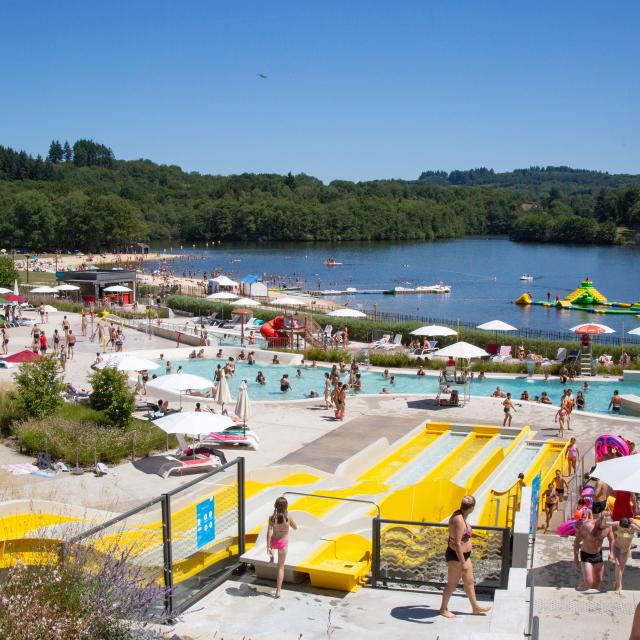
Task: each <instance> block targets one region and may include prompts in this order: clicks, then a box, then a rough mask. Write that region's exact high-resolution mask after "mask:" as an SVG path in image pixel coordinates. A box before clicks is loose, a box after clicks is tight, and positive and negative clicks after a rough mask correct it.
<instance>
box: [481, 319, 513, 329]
mask: <svg viewBox="0 0 640 640" xmlns="http://www.w3.org/2000/svg"><path fill="white" fill-rule="evenodd" d="M477 328H478V329H482V330H483V331H517V330H518V327H514V326H513V325H511V324H508V323H506V322H502V320H490V321H489V322H484V323H483V324H479V325H478V326H477Z"/></svg>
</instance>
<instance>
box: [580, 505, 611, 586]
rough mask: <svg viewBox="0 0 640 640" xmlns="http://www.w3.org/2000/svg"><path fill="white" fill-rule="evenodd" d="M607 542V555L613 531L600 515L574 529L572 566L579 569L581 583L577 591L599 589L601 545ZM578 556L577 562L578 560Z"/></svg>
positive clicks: (602, 572) (602, 567)
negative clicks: (606, 540)
mask: <svg viewBox="0 0 640 640" xmlns="http://www.w3.org/2000/svg"><path fill="white" fill-rule="evenodd" d="M605 538H607V539H608V540H609V553H611V549H612V548H613V543H614V542H615V539H614V537H613V529H612V528H611V526H610V525H609V524H607V523H606V515H605V514H604V513H601V514H600V515H598V516H595V517H594V518H593V520H586V521H584V522H583V523H582V525H581V526H579V527H577V528H576V539H575V542H574V543H573V564H574V565H575V566H576V568H577V567H580V569H581V572H582V581H581V582H580V584H579V585H578V587H577V588H578V589H599V588H600V585H601V584H602V578H603V577H604V561H603V558H602V543H603V542H604V540H605ZM578 554H580V555H579V560H578Z"/></svg>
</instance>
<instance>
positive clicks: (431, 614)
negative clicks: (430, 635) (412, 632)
mask: <svg viewBox="0 0 640 640" xmlns="http://www.w3.org/2000/svg"><path fill="white" fill-rule="evenodd" d="M439 615H440V613H439V612H438V610H437V609H431V608H429V607H417V606H411V605H409V606H406V607H394V608H393V609H391V616H392V617H393V618H396V620H405V621H406V622H417V623H418V624H433V622H432V621H430V620H429V618H437V617H438V616H439Z"/></svg>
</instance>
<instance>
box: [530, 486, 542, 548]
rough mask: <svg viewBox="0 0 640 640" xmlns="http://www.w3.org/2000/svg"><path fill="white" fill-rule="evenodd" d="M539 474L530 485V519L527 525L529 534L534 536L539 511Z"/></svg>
mask: <svg viewBox="0 0 640 640" xmlns="http://www.w3.org/2000/svg"><path fill="white" fill-rule="evenodd" d="M541 479H542V478H541V476H540V474H538V475H537V476H536V477H535V478H534V479H533V482H532V483H531V518H530V524H529V534H530V535H532V536H535V535H536V530H537V529H538V512H539V510H540V480H541Z"/></svg>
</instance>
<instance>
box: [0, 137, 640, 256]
mask: <svg viewBox="0 0 640 640" xmlns="http://www.w3.org/2000/svg"><path fill="white" fill-rule="evenodd" d="M578 173H579V172H578ZM445 175H446V180H445V179H444V177H445V176H444V175H440V176H439V179H442V180H443V181H444V183H443V184H428V180H427V181H426V182H427V183H425V181H424V180H423V181H422V182H408V181H403V180H376V181H370V182H358V183H354V182H347V181H342V180H335V181H333V182H331V183H330V184H328V185H325V184H323V183H322V182H321V181H320V180H317V179H316V178H313V177H310V176H307V175H304V174H299V175H295V176H293V175H291V174H288V175H286V176H281V175H275V174H242V175H232V176H215V175H201V174H198V173H195V172H194V173H186V172H184V171H182V170H181V169H180V168H179V167H176V166H168V165H157V164H155V163H153V162H151V161H149V160H134V161H124V160H118V159H116V158H115V156H114V154H113V152H112V151H111V149H110V148H109V147H108V146H106V145H102V144H98V143H95V142H93V141H91V140H78V141H77V142H75V144H73V145H70V144H69V143H66V142H65V143H61V142H59V141H54V142H52V143H51V146H50V148H49V152H48V154H47V155H46V156H45V157H40V156H37V157H35V158H34V157H32V156H30V155H28V154H27V153H24V152H18V151H15V150H13V149H9V148H6V147H0V238H1V240H0V247H3V248H5V249H11V248H16V249H23V250H25V249H29V250H32V251H43V250H53V249H81V250H84V251H96V250H100V249H122V248H125V247H127V246H129V245H131V244H133V243H135V242H139V241H160V240H168V239H172V240H178V241H184V242H188V243H192V242H203V241H209V240H222V241H231V240H238V241H249V242H256V241H258V242H259V241H269V240H280V241H349V240H401V239H402V240H404V239H409V240H435V239H445V238H455V237H460V236H463V235H478V234H510V235H511V237H513V238H514V239H517V240H524V241H536V242H577V243H587V244H594V243H601V244H610V243H612V242H615V241H616V226H617V225H625V226H628V227H635V226H636V225H637V224H638V223H640V182H638V183H637V184H636V185H635V186H615V188H614V185H612V186H611V187H606V188H603V189H600V190H597V189H595V188H594V189H591V188H586V187H585V189H584V190H581V191H580V193H577V194H572V195H570V194H569V191H568V190H567V189H562V190H561V189H559V188H557V187H555V186H552V187H550V188H549V189H548V190H542V191H541V192H540V193H539V194H538V195H535V196H525V195H523V193H521V192H519V191H518V189H516V188H515V187H514V186H505V187H502V188H500V187H496V186H494V185H489V184H473V185H472V186H466V185H451V184H450V176H451V174H445ZM494 175H500V174H494ZM603 175H606V174H603ZM426 177H429V176H426Z"/></svg>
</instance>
